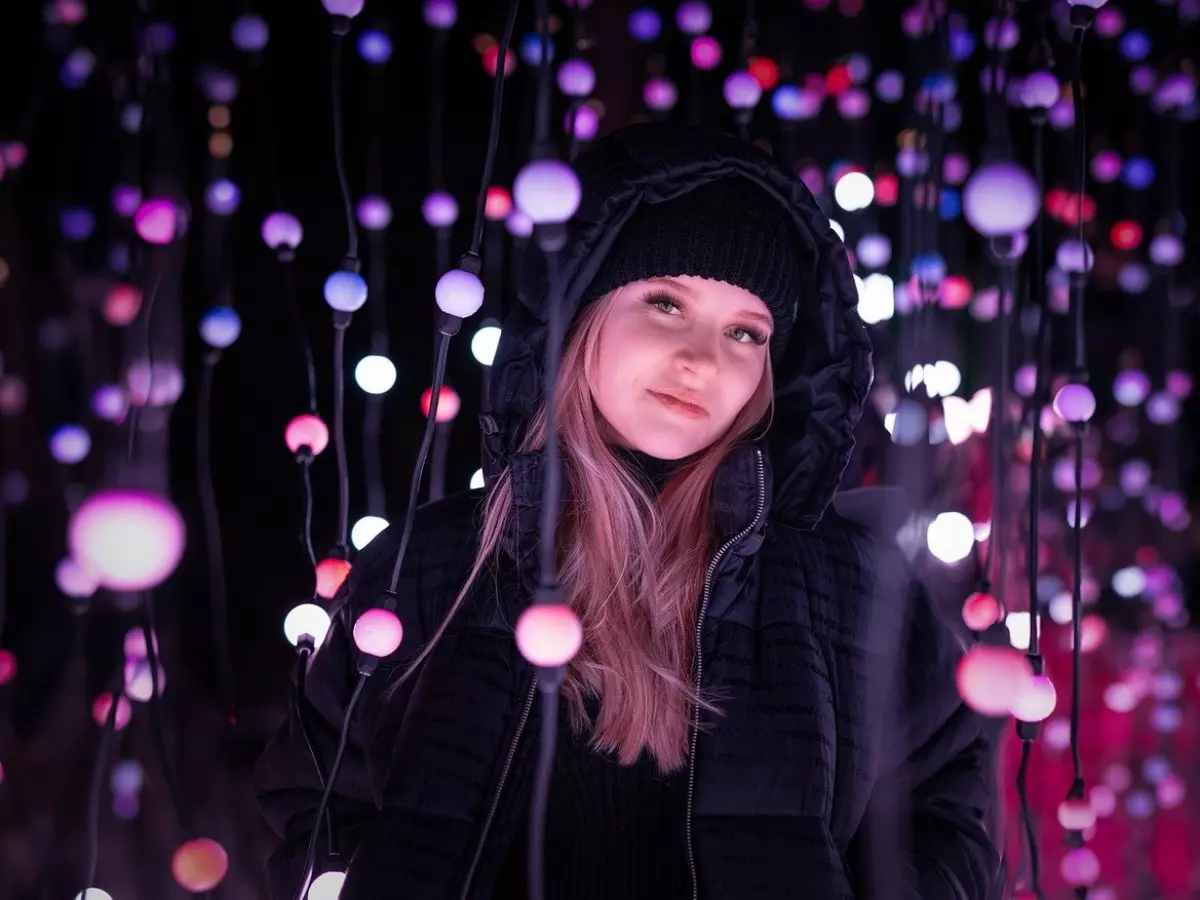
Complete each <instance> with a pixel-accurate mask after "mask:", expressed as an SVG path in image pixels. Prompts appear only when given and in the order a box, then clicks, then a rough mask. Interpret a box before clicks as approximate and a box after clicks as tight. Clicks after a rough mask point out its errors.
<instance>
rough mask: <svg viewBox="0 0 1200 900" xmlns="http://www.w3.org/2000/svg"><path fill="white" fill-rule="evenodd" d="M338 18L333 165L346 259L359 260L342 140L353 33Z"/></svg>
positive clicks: (335, 38) (334, 88)
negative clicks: (346, 60) (347, 51)
mask: <svg viewBox="0 0 1200 900" xmlns="http://www.w3.org/2000/svg"><path fill="white" fill-rule="evenodd" d="M338 18H340V17H335V23H337V24H335V26H334V30H333V53H332V57H333V72H332V78H331V84H332V90H333V165H334V168H335V169H336V170H337V179H338V187H339V188H340V189H341V194H342V207H343V211H344V212H345V214H346V256H347V257H348V258H349V259H352V260H357V259H358V223H357V222H356V221H355V219H354V202H353V200H351V198H350V181H349V179H348V178H347V177H346V160H345V153H346V150H345V147H344V146H343V140H342V46H343V45H344V43H345V36H346V34H347V33H348V32H349V30H350V22H349V20H348V19H347V20H346V22H345V25H344V27H342V26H341V24H340V23H338Z"/></svg>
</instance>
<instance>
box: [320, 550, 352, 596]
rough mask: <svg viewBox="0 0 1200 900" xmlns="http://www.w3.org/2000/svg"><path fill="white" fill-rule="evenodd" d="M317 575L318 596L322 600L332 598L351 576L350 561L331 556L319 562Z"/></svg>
mask: <svg viewBox="0 0 1200 900" xmlns="http://www.w3.org/2000/svg"><path fill="white" fill-rule="evenodd" d="M316 575H317V586H316V592H317V596H318V597H320V598H321V599H322V600H332V599H333V598H334V596H336V594H337V592H338V591H339V590H340V589H341V587H342V585H343V584H344V583H345V581H346V579H347V578H349V577H350V563H349V562H347V561H346V560H344V559H338V558H337V557H334V556H331V557H329V558H327V559H323V560H321V561H320V562H319V563H317V572H316Z"/></svg>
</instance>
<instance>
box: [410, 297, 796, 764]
mask: <svg viewBox="0 0 1200 900" xmlns="http://www.w3.org/2000/svg"><path fill="white" fill-rule="evenodd" d="M619 292H620V289H618V290H617V291H613V292H610V293H609V294H606V295H604V296H603V297H601V298H599V299H598V300H596V301H595V302H594V303H592V304H591V305H590V306H589V307H588V308H587V309H585V310H584V311H583V312H582V313H581V314H580V315H579V317H578V318H577V320H576V322H575V325H574V328H573V332H574V333H573V335H571V336H569V337H568V340H567V341H566V349H565V351H564V353H563V359H562V365H561V376H560V380H559V384H558V390H557V393H556V403H557V407H556V414H557V419H558V429H559V432H560V435H561V446H562V472H563V476H564V477H565V478H566V480H567V484H568V485H569V490H568V496H569V498H570V500H569V502H568V504H567V506H566V509H565V510H564V513H563V517H562V521H561V522H560V527H559V530H558V538H559V546H558V563H559V584H560V586H561V587H562V590H563V596H564V597H565V598H566V600H567V602H568V603H569V604H570V605H571V607H572V608H573V609H574V610H575V613H576V614H577V615H578V616H579V618H580V620H581V621H582V623H583V633H584V642H583V647H582V648H581V649H580V651H579V653H578V654H577V655H576V657H575V659H573V660H572V661H571V662H570V663H569V664H568V666H567V673H566V680H565V682H564V684H563V688H562V692H563V696H564V697H565V698H566V700H567V701H568V704H569V710H570V724H571V727H572V728H573V729H574V730H575V731H576V733H583V732H584V731H585V730H586V729H587V728H588V727H589V726H590V725H592V724H593V723H592V722H591V721H590V717H589V715H588V711H587V708H586V701H587V698H588V697H589V696H594V697H597V698H599V699H600V706H599V714H598V716H597V719H596V721H595V723H594V727H593V729H592V735H591V742H590V745H591V747H592V748H593V749H595V750H597V751H599V752H603V753H609V752H615V753H616V754H617V757H618V759H619V760H620V761H621V763H622V764H624V765H631V764H633V763H634V762H636V761H637V759H638V757H639V756H640V755H641V753H642V751H643V749H645V750H647V751H648V752H649V753H650V755H651V756H652V757H653V758H654V760H655V761H656V762H657V764H658V767H659V769H660V771H662V772H664V773H665V772H671V771H674V770H676V769H679V768H681V767H682V766H683V765H684V763H685V762H686V758H687V752H688V745H689V733H688V729H689V725H690V719H691V711H692V707H693V705H694V704H696V703H699V704H700V705H701V708H703V709H705V710H707V711H709V712H711V713H713V714H720V709H719V708H718V707H717V706H716V704H715V702H714V700H715V698H714V697H711V696H700V695H698V694H697V692H696V690H695V688H694V686H693V684H692V674H691V673H692V665H693V662H694V660H693V657H694V654H695V647H694V643H695V630H696V625H697V617H698V615H699V606H700V594H701V591H702V590H703V583H704V576H705V568H706V566H707V564H708V562H709V556H710V554H711V553H712V552H713V551H714V549H715V541H716V538H717V535H716V534H715V530H714V528H713V523H712V515H711V504H710V497H711V492H712V485H713V481H714V477H715V475H716V472H717V468H718V466H719V465H720V464H721V461H722V460H723V459H724V458H725V457H726V455H727V454H728V453H729V451H730V449H731V448H732V447H733V446H734V445H735V444H736V443H737V442H738V441H739V440H741V439H742V438H743V437H746V436H747V435H748V434H749V432H750V431H751V429H753V428H754V427H755V425H757V424H759V423H760V422H762V421H763V418H764V416H766V415H767V414H768V413H770V412H772V411H773V409H774V405H773V399H774V382H773V381H772V378H771V368H770V365H765V366H764V367H763V368H764V371H763V376H762V379H761V381H760V382H759V385H758V388H757V389H756V391H755V393H754V394H753V396H752V397H751V398H750V400H749V401H748V402H747V403H746V405H745V407H744V408H743V409H742V411H741V412H740V413H739V414H738V416H737V417H736V418H735V419H734V421H733V423H732V424H731V425H730V427H729V429H728V430H727V431H726V432H725V434H724V435H722V436H721V437H720V438H718V439H717V440H716V441H715V442H713V444H711V445H710V446H709V447H708V448H706V449H705V450H703V451H701V452H700V453H698V454H696V455H695V456H693V457H691V458H689V459H688V461H687V462H686V463H685V464H684V465H683V466H682V468H681V469H680V470H679V471H677V472H676V473H674V474H673V475H672V476H671V478H670V479H669V480H668V481H667V483H666V484H665V485H664V487H663V489H662V491H661V493H660V495H659V497H658V498H657V500H656V499H655V498H654V497H652V496H651V495H650V494H648V493H647V492H646V490H645V488H644V487H643V486H642V484H641V483H640V482H639V481H638V479H637V477H636V476H635V475H634V474H633V473H632V472H631V471H630V470H629V468H628V467H627V466H626V465H625V464H624V463H623V462H622V461H620V460H619V459H617V458H616V457H615V456H614V455H613V452H612V449H611V448H610V447H609V445H608V443H607V441H606V439H605V436H604V433H603V431H602V427H603V420H602V418H601V417H600V413H599V411H598V410H597V409H596V406H595V403H594V401H593V400H592V394H591V387H590V385H591V378H590V377H589V376H590V374H591V371H592V366H593V362H594V360H595V356H596V349H597V345H598V342H599V336H600V330H601V326H602V325H603V323H604V320H605V318H606V317H607V315H608V312H609V310H610V309H611V308H612V305H613V302H614V300H615V299H616V296H617V295H618V294H619ZM766 424H767V425H769V420H768V421H767V423H766ZM545 442H546V406H545V401H544V400H543V401H542V403H541V404H540V405H539V407H538V409H537V411H536V413H535V415H534V416H533V418H532V419H531V421H530V423H529V426H528V429H527V431H526V434H525V435H524V438H523V439H522V441H521V445H520V451H521V452H529V451H534V450H540V449H541V448H542V447H543V446H544V445H545ZM512 499H513V498H512V484H511V476H510V471H509V469H508V468H506V469H505V470H504V471H503V472H502V473H501V475H500V477H499V478H498V479H497V481H496V483H495V485H494V486H493V488H492V490H491V491H490V493H489V494H488V496H487V499H486V501H485V505H484V513H483V523H482V527H481V529H480V544H479V549H478V552H477V553H476V556H475V560H474V562H473V564H472V566H471V571H470V574H469V575H468V576H467V580H466V582H465V583H464V584H463V586H462V589H461V590H460V591H459V593H458V596H457V597H456V598H455V601H454V604H453V605H452V606H451V608H450V611H449V613H448V614H447V615H446V618H445V620H444V621H443V622H442V624H441V626H440V627H439V628H438V630H437V631H436V632H435V633H434V635H433V637H432V639H431V640H430V641H429V642H428V643H427V645H426V646H425V648H424V649H423V650H422V651H421V653H420V654H419V655H418V656H417V658H416V659H415V660H414V661H413V662H412V663H411V664H410V666H409V667H408V668H407V669H406V670H405V672H404V673H403V675H402V676H401V678H400V679H399V681H398V682H396V685H397V687H398V686H399V685H400V684H403V683H404V682H405V681H407V679H408V677H409V676H410V674H411V673H412V672H413V671H414V670H415V669H416V668H417V667H418V666H419V665H420V664H421V663H422V662H423V661H424V659H425V657H426V656H427V655H428V654H429V653H430V651H431V650H432V649H433V646H434V645H435V644H436V643H437V640H438V639H439V638H440V637H441V635H442V633H443V632H444V631H445V629H446V627H447V626H448V625H449V624H450V622H451V621H452V620H453V618H454V616H455V614H456V613H457V612H458V609H459V608H460V607H461V605H462V603H463V600H464V599H465V598H466V596H467V594H468V592H469V591H470V589H471V586H472V585H473V584H474V583H475V579H476V578H477V577H478V575H479V573H480V571H481V570H482V569H483V567H484V566H485V565H486V564H487V563H488V562H489V561H491V560H494V554H495V552H496V550H497V548H498V547H499V546H501V543H502V541H503V538H504V536H505V533H506V531H507V529H508V527H509V524H510V516H511V508H512Z"/></svg>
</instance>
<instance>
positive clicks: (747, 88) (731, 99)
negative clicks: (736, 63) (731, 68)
mask: <svg viewBox="0 0 1200 900" xmlns="http://www.w3.org/2000/svg"><path fill="white" fill-rule="evenodd" d="M724 95H725V102H726V103H728V104H729V105H730V107H732V108H733V109H753V108H754V107H755V106H757V105H758V101H759V100H760V99H761V98H762V85H760V84H759V83H758V81H757V79H755V77H754V76H753V75H751V74H750V73H749V72H731V73H730V75H729V77H728V78H726V79H725V87H724Z"/></svg>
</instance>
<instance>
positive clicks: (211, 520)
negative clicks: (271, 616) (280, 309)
mask: <svg viewBox="0 0 1200 900" xmlns="http://www.w3.org/2000/svg"><path fill="white" fill-rule="evenodd" d="M220 359H221V351H220V350H216V349H213V350H210V351H209V352H208V353H207V354H205V357H204V368H203V369H202V370H201V372H200V390H199V397H198V398H197V401H196V485H197V489H198V491H199V493H200V510H201V514H202V515H203V517H204V532H205V542H206V543H207V545H208V553H207V554H206V559H207V561H208V590H209V597H210V598H211V600H212V622H211V626H212V639H213V647H214V649H215V650H216V654H217V677H218V678H219V680H220V686H221V699H222V700H223V701H224V704H225V713H226V716H227V717H228V722H229V724H230V725H233V724H235V723H236V722H237V690H236V682H235V678H234V673H233V653H232V650H231V648H230V642H229V613H228V609H227V603H226V596H225V551H224V547H223V545H222V541H221V516H220V511H219V510H218V509H217V492H216V488H215V487H214V486H213V473H212V458H211V453H210V449H211V443H212V390H213V378H214V376H215V374H216V368H217V362H218V361H219V360H220Z"/></svg>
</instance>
